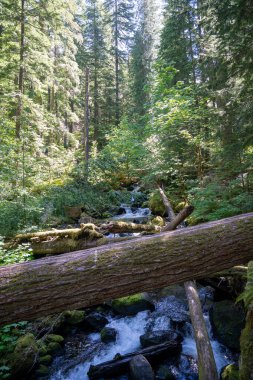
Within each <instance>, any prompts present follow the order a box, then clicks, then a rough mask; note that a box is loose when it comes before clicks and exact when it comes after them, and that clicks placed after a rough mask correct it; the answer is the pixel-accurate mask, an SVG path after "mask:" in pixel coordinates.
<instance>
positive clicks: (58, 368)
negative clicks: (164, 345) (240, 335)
mask: <svg viewBox="0 0 253 380" xmlns="http://www.w3.org/2000/svg"><path fill="white" fill-rule="evenodd" d="M135 191H136V190H135ZM133 201H134V191H133V192H132V202H133ZM121 208H124V209H125V213H123V214H121V215H118V216H116V217H115V219H118V220H128V221H130V220H131V221H132V220H134V221H143V219H147V217H149V216H150V214H151V213H150V210H149V209H146V208H137V209H136V208H133V207H131V205H130V206H129V205H122V206H121ZM111 236H112V237H114V236H115V235H113V234H112V235H111ZM199 292H200V299H201V301H202V304H203V307H204V311H205V313H204V316H205V320H206V324H207V327H208V332H209V336H210V338H211V344H212V347H213V351H214V356H215V361H216V365H217V368H218V371H219V372H220V371H221V369H222V368H223V367H224V366H225V365H227V364H229V363H232V362H233V361H234V357H233V354H232V353H231V352H230V351H229V350H228V349H227V348H226V347H224V346H223V345H222V344H220V343H219V342H218V341H216V340H215V339H214V337H213V333H212V328H211V323H210V320H209V312H208V310H209V308H210V307H211V305H212V302H213V300H212V297H213V293H212V292H210V289H209V288H208V287H207V288H204V287H202V288H200V289H199ZM164 293H165V294H164ZM149 297H150V300H151V301H152V302H153V304H154V306H155V310H154V311H153V312H151V311H143V312H139V313H138V314H137V315H135V316H131V317H120V316H115V315H114V314H113V313H112V312H111V311H110V310H108V311H107V312H105V316H106V318H107V320H108V324H107V325H106V326H107V327H112V328H114V329H115V330H116V331H117V339H116V341H115V342H114V343H102V342H101V339H100V334H99V333H90V334H87V333H86V334H85V333H81V334H80V333H79V334H78V333H77V332H75V331H74V332H73V333H72V335H71V334H70V338H69V341H68V340H67V342H66V344H65V349H64V353H63V354H62V355H61V356H59V357H57V358H56V359H55V360H54V362H53V364H52V366H51V375H50V380H87V379H89V377H88V375H87V372H88V370H89V367H90V365H91V364H99V363H103V362H105V361H108V360H112V359H113V358H114V357H115V355H116V354H118V353H120V354H121V355H123V354H127V353H131V352H135V351H137V350H139V349H141V345H140V336H141V335H142V334H144V333H145V332H147V331H149V332H150V331H161V330H162V331H166V330H168V329H171V328H172V329H175V330H177V331H178V332H179V333H180V334H181V335H182V336H183V341H182V353H181V355H180V356H179V357H177V359H175V358H167V359H166V360H163V361H162V362H160V363H157V368H155V373H156V379H160V380H162V379H165V377H163V371H164V368H166V369H167V370H169V371H170V372H171V374H173V375H174V378H175V379H176V380H194V379H198V367H197V350H196V345H195V341H194V336H193V329H192V325H191V323H190V317H189V312H188V306H187V301H186V299H185V295H184V288H183V286H180V285H176V286H173V287H168V288H167V289H165V290H163V291H161V292H154V293H152V294H149ZM206 301H208V305H205V302H206ZM116 379H117V380H124V379H128V376H127V375H125V376H121V377H117V378H116Z"/></svg>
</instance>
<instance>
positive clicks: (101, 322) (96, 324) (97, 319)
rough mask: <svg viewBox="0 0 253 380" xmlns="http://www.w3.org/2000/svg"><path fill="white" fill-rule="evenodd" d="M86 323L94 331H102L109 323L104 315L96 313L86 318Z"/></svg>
mask: <svg viewBox="0 0 253 380" xmlns="http://www.w3.org/2000/svg"><path fill="white" fill-rule="evenodd" d="M85 322H86V323H87V324H88V325H89V327H91V328H93V329H94V330H96V331H101V330H102V328H103V327H105V325H107V323H108V322H109V321H108V319H106V318H105V317H104V316H103V314H101V313H98V312H96V311H94V312H92V313H90V314H89V315H87V317H85Z"/></svg>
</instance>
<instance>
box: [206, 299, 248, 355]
mask: <svg viewBox="0 0 253 380" xmlns="http://www.w3.org/2000/svg"><path fill="white" fill-rule="evenodd" d="M210 320H211V324H212V326H213V331H214V334H215V336H216V337H217V339H218V340H219V341H220V342H221V343H222V344H224V345H225V346H227V347H228V348H230V349H232V350H236V351H239V350H240V335H241V331H242V329H243V326H244V322H245V315H244V312H243V310H242V309H241V308H240V307H239V306H237V305H235V304H234V303H233V302H232V301H221V302H217V303H215V304H214V305H213V308H212V309H211V311H210Z"/></svg>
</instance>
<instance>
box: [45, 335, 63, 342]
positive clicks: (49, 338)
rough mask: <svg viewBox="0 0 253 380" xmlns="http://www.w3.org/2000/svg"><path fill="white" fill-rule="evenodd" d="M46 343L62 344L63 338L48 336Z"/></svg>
mask: <svg viewBox="0 0 253 380" xmlns="http://www.w3.org/2000/svg"><path fill="white" fill-rule="evenodd" d="M46 342H56V343H62V342H64V338H63V336H61V335H56V334H49V335H47V337H46Z"/></svg>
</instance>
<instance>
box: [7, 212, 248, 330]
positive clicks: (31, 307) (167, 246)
mask: <svg viewBox="0 0 253 380" xmlns="http://www.w3.org/2000/svg"><path fill="white" fill-rule="evenodd" d="M252 259H253V213H250V214H244V215H239V216H235V217H232V218H228V219H223V220H219V221H215V222H210V223H206V224H202V225H198V226H194V227H189V228H182V229H179V230H176V231H173V232H164V233H161V234H156V235H152V236H145V237H141V238H137V239H133V240H129V241H124V242H122V243H115V244H107V245H104V246H101V247H96V248H91V249H88V250H84V251H78V252H73V253H68V254H63V255H58V256H51V257H45V258H42V259H38V260H34V261H30V262H26V263H21V264H12V265H8V266H3V267H0V324H5V323H11V322H18V321H22V320H31V319H35V318H39V317H43V316H47V315H50V314H54V313H58V312H61V311H64V310H71V309H72V310H74V309H79V308H82V307H86V306H92V305H97V304H100V303H102V302H104V301H106V300H111V299H115V298H119V297H123V296H127V295H131V294H136V293H137V292H142V291H150V290H154V289H159V288H162V287H165V286H168V285H171V284H176V283H180V282H184V281H187V280H190V279H192V278H198V279H199V278H204V277H208V275H210V274H212V273H216V272H217V271H222V270H224V269H227V268H230V267H232V266H234V265H239V264H245V263H247V262H248V261H250V260H252Z"/></svg>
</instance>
